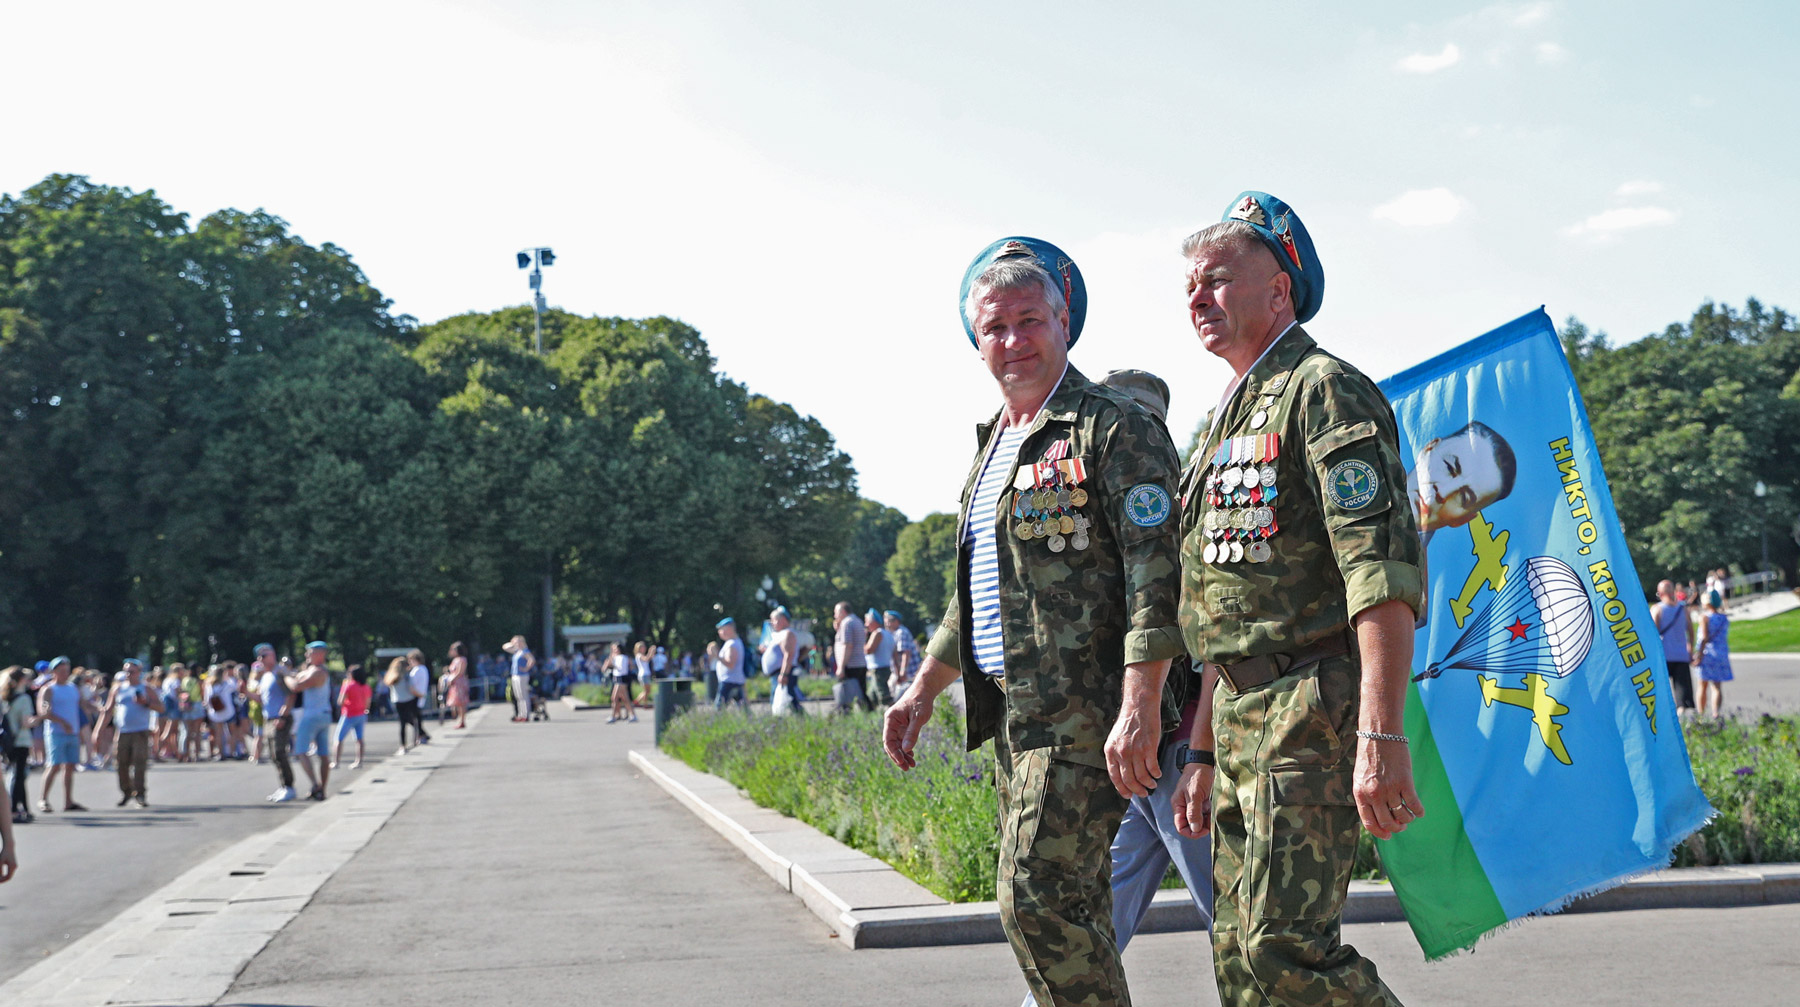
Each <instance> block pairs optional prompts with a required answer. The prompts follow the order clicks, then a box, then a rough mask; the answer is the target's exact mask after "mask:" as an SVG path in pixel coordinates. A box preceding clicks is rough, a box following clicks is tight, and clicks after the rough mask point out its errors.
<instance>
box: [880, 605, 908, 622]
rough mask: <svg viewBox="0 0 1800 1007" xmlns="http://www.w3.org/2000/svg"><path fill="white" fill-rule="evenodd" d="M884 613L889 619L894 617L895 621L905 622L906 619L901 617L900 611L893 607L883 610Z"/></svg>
mask: <svg viewBox="0 0 1800 1007" xmlns="http://www.w3.org/2000/svg"><path fill="white" fill-rule="evenodd" d="M882 615H885V616H887V617H888V618H889V619H892V620H894V621H895V622H905V621H906V620H905V619H902V618H900V613H898V612H896V611H894V610H893V609H891V608H890V609H888V610H887V611H886V612H883V613H882Z"/></svg>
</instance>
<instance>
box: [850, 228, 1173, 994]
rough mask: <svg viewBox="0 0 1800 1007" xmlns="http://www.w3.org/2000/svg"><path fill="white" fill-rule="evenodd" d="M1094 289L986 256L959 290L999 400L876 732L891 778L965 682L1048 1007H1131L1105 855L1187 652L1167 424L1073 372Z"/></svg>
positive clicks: (1027, 966) (1018, 938)
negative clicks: (1171, 672) (948, 692)
mask: <svg viewBox="0 0 1800 1007" xmlns="http://www.w3.org/2000/svg"><path fill="white" fill-rule="evenodd" d="M1086 300H1087V298H1086V292H1085V290H1084V289H1083V288H1082V285H1081V274H1080V272H1079V271H1078V270H1076V269H1075V265H1074V263H1073V262H1071V261H1069V258H1068V257H1067V256H1066V255H1064V254H1062V252H1061V251H1060V250H1059V249H1057V248H1056V247H1055V246H1054V245H1050V244H1048V243H1047V242H1042V241H1037V240H1035V239H1031V238H1009V239H1004V240H1002V241H997V242H995V243H994V244H993V245H990V246H989V247H988V248H987V249H985V250H983V252H982V254H981V255H979V256H977V257H976V260H975V262H974V264H973V265H971V266H970V267H969V271H968V273H967V274H966V275H965V276H964V278H963V321H964V327H965V329H966V331H967V334H968V336H969V339H970V341H971V342H973V343H974V344H975V347H976V349H977V350H978V351H979V352H980V354H981V357H982V361H983V362H984V363H985V364H986V365H987V367H988V370H989V372H990V373H992V374H993V376H994V378H995V380H996V381H997V382H998V384H999V386H1000V393H1001V398H1002V401H1003V404H1002V407H1001V410H1000V412H999V414H998V415H997V416H995V417H994V418H993V419H992V420H990V421H989V422H987V423H984V424H982V425H981V426H980V427H978V428H977V439H978V443H979V446H980V450H979V451H978V452H977V454H976V457H975V461H974V465H973V467H972V468H971V469H970V471H969V475H968V478H967V480H966V481H965V483H964V487H963V494H962V500H963V502H962V516H961V524H960V529H959V534H958V543H959V545H958V554H957V574H956V595H955V598H954V599H953V601H952V602H951V604H950V610H949V612H948V613H947V614H946V615H945V616H944V621H943V625H942V628H941V629H940V630H939V631H938V632H937V633H936V634H935V635H933V636H932V638H931V642H930V645H929V647H928V653H927V656H926V658H925V661H924V663H923V666H922V667H921V669H920V672H919V675H918V677H917V680H916V681H915V683H914V685H913V687H912V688H911V689H909V690H908V691H907V693H906V696H905V697H904V698H902V699H901V700H900V701H899V702H897V703H896V704H895V705H894V706H893V707H892V708H891V709H889V711H888V714H887V721H886V726H885V738H884V741H885V745H886V748H887V752H888V755H889V757H890V758H892V759H893V760H894V763H895V764H896V765H898V766H900V767H901V768H902V769H909V768H911V767H912V765H913V755H912V750H913V745H914V742H915V741H916V740H917V738H918V735H919V731H920V729H921V728H923V727H924V725H925V724H926V723H927V722H928V721H929V720H930V719H931V712H932V705H933V700H934V698H935V697H936V696H937V694H938V693H939V692H941V691H943V689H944V688H945V687H946V686H948V685H949V684H950V683H951V682H952V681H954V680H955V679H956V678H957V676H958V675H959V674H962V672H964V671H966V672H968V674H966V675H963V680H964V688H965V694H966V697H967V705H968V746H969V748H970V749H971V750H972V749H974V748H976V747H977V746H979V745H980V744H981V743H982V742H983V741H986V740H987V739H989V738H992V739H993V740H994V762H995V766H994V775H995V783H996V789H997V790H998V792H999V805H1000V823H1001V825H1000V863H999V884H998V896H999V901H1000V913H1001V920H1002V922H1003V924H1004V926H1005V928H1006V934H1007V939H1008V940H1009V942H1010V943H1011V944H1012V948H1013V953H1014V954H1015V955H1016V956H1017V957H1018V960H1019V966H1020V968H1021V969H1022V970H1023V972H1024V974H1025V981H1026V984H1027V985H1028V986H1029V987H1030V989H1031V992H1032V994H1033V995H1034V996H1035V997H1036V998H1037V1002H1038V1003H1039V1004H1043V1005H1046V1007H1050V1005H1055V1007H1062V1005H1067V1004H1129V1003H1130V1002H1131V1000H1130V994H1129V993H1128V992H1127V990H1126V986H1125V977H1124V973H1123V971H1122V970H1121V968H1120V964H1119V953H1118V948H1117V946H1116V944H1115V941H1114V935H1113V929H1112V922H1111V915H1112V905H1111V903H1112V898H1111V891H1110V884H1109V873H1108V847H1109V845H1110V844H1111V842H1112V838H1113V833H1114V832H1115V831H1117V829H1118V826H1119V822H1120V819H1121V818H1122V817H1123V815H1124V811H1125V803H1126V800H1127V799H1128V798H1129V797H1134V796H1142V795H1144V794H1147V793H1149V791H1150V790H1151V788H1153V787H1154V786H1155V784H1156V777H1157V776H1158V775H1159V774H1160V773H1161V769H1160V767H1159V766H1158V764H1157V743H1158V740H1159V736H1160V733H1161V732H1160V728H1161V724H1162V711H1161V709H1160V706H1161V702H1162V694H1163V678H1164V676H1165V675H1166V674H1167V672H1168V667H1169V660H1170V659H1171V658H1172V657H1174V656H1175V655H1176V654H1178V653H1179V652H1180V650H1181V635H1180V629H1179V625H1178V622H1177V616H1176V611H1175V606H1176V599H1177V596H1178V594H1179V591H1180V581H1179V575H1178V571H1177V544H1178V543H1177V540H1176V535H1175V529H1176V525H1177V520H1176V515H1175V511H1174V488H1175V478H1176V473H1177V469H1178V467H1179V463H1178V461H1177V457H1176V454H1175V448H1174V445H1173V443H1172V442H1171V441H1170V439H1169V435H1168V433H1167V432H1166V431H1165V430H1164V429H1163V426H1162V424H1160V423H1159V422H1157V421H1156V419H1155V418H1154V417H1152V416H1151V415H1150V414H1149V413H1148V412H1147V411H1145V409H1144V408H1143V407H1142V406H1140V405H1139V404H1138V403H1137V402H1136V401H1134V400H1133V399H1132V397H1131V396H1130V395H1129V394H1127V393H1125V392H1123V391H1119V390H1116V389H1113V388H1109V387H1106V386H1103V385H1098V384H1095V383H1093V382H1091V381H1089V380H1088V379H1087V378H1086V377H1084V376H1082V374H1081V372H1079V371H1077V370H1076V369H1074V368H1073V367H1070V366H1068V347H1069V346H1070V345H1071V344H1073V343H1074V341H1075V339H1076V338H1077V337H1079V336H1080V334H1081V323H1082V320H1083V318H1084V316H1085V314H1086V308H1087V303H1086Z"/></svg>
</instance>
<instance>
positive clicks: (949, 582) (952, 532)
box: [887, 513, 956, 625]
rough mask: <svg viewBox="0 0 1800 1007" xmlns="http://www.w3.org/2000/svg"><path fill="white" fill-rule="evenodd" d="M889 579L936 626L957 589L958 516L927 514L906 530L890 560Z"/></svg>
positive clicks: (898, 591) (888, 562)
mask: <svg viewBox="0 0 1800 1007" xmlns="http://www.w3.org/2000/svg"><path fill="white" fill-rule="evenodd" d="M887 579H888V583H889V584H890V585H892V586H893V588H894V593H895V594H897V595H899V596H900V597H901V598H903V599H905V601H906V603H907V605H908V606H909V607H911V608H912V609H913V611H915V612H917V613H918V614H919V618H920V619H921V620H923V621H924V622H925V623H926V624H928V625H935V624H936V622H937V620H938V619H941V618H942V617H943V615H944V612H945V611H946V610H947V609H948V608H949V605H950V596H951V593H952V592H954V591H955V590H956V515H955V514H943V513H937V514H927V515H925V519H924V520H922V521H918V522H915V523H913V524H909V525H907V526H906V527H905V528H904V529H902V530H901V532H900V535H899V537H898V538H897V540H896V541H895V544H894V555H893V556H892V557H891V558H890V559H889V560H888V561H887Z"/></svg>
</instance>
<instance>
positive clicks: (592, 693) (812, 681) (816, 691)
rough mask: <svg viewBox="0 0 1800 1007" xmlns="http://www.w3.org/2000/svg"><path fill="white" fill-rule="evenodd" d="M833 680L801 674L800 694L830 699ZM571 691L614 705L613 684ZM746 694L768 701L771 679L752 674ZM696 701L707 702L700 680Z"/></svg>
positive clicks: (636, 692) (589, 700)
mask: <svg viewBox="0 0 1800 1007" xmlns="http://www.w3.org/2000/svg"><path fill="white" fill-rule="evenodd" d="M833 681H834V680H833V679H830V678H822V677H819V676H815V675H802V676H800V694H801V695H802V696H805V697H806V698H807V699H830V698H831V685H832V682H833ZM570 691H571V692H572V693H574V695H575V698H576V699H579V700H581V701H582V702H583V703H587V704H588V705H590V706H611V705H612V686H610V685H577V686H575V687H574V688H573V689H571V690H570ZM632 693H633V695H635V696H637V697H638V698H640V699H642V698H643V694H644V690H642V689H640V688H635V687H634V688H633V690H632ZM744 695H745V696H746V697H748V698H749V700H750V701H751V702H752V703H757V702H761V703H766V702H768V701H769V679H768V678H767V677H765V676H762V675H755V676H752V677H751V678H750V680H749V681H747V682H745V683H744ZM694 702H695V703H704V702H706V687H705V686H704V685H703V684H702V683H700V682H695V683H694Z"/></svg>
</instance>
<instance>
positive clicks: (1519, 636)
mask: <svg viewBox="0 0 1800 1007" xmlns="http://www.w3.org/2000/svg"><path fill="white" fill-rule="evenodd" d="M1530 628H1531V624H1530V623H1528V622H1526V621H1525V620H1523V619H1519V618H1514V619H1513V624H1512V625H1510V626H1508V627H1506V631H1507V632H1508V633H1511V634H1512V635H1513V639H1515V640H1523V639H1525V631H1526V630H1528V629H1530Z"/></svg>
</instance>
